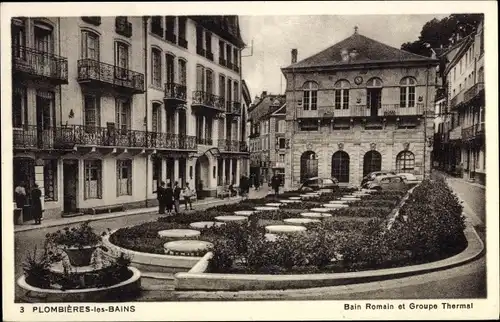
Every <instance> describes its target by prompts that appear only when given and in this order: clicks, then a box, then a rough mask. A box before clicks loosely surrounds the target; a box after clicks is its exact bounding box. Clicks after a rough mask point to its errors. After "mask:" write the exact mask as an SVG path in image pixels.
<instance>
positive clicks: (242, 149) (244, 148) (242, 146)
mask: <svg viewBox="0 0 500 322" xmlns="http://www.w3.org/2000/svg"><path fill="white" fill-rule="evenodd" d="M240 152H248V145H247V142H246V141H240Z"/></svg>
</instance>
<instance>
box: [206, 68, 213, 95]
mask: <svg viewBox="0 0 500 322" xmlns="http://www.w3.org/2000/svg"><path fill="white" fill-rule="evenodd" d="M205 76H206V77H205V80H206V85H205V89H206V90H205V91H206V92H207V93H209V94H213V93H214V72H213V71H211V70H210V69H207V70H206V75H205Z"/></svg>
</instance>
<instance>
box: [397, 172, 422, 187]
mask: <svg viewBox="0 0 500 322" xmlns="http://www.w3.org/2000/svg"><path fill="white" fill-rule="evenodd" d="M396 175H398V176H400V177H402V178H403V180H404V181H405V183H406V184H409V183H419V182H420V180H418V179H417V177H415V175H414V174H413V173H397V174H396Z"/></svg>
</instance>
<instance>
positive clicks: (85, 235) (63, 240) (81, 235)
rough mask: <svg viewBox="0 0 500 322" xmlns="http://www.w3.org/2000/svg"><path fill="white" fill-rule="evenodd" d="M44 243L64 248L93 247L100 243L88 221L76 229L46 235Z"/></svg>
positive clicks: (99, 237) (67, 228) (99, 238)
mask: <svg viewBox="0 0 500 322" xmlns="http://www.w3.org/2000/svg"><path fill="white" fill-rule="evenodd" d="M46 242H47V243H53V244H58V245H63V246H66V247H76V248H82V247H85V246H95V245H97V244H99V243H100V242H101V236H99V235H98V234H96V233H95V232H94V230H93V228H92V227H90V221H86V222H83V223H82V224H81V225H79V226H78V227H73V228H71V229H70V228H69V227H66V228H64V229H63V230H58V231H56V232H55V233H52V234H47V235H46Z"/></svg>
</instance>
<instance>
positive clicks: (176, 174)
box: [174, 158, 182, 185]
mask: <svg viewBox="0 0 500 322" xmlns="http://www.w3.org/2000/svg"><path fill="white" fill-rule="evenodd" d="M174 180H175V181H177V182H179V185H181V183H182V182H180V179H179V159H178V158H175V159H174ZM175 181H174V182H175Z"/></svg>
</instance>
